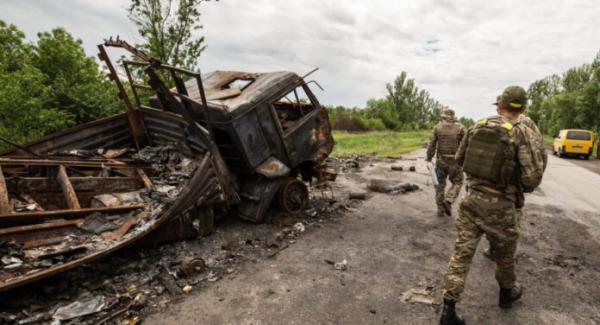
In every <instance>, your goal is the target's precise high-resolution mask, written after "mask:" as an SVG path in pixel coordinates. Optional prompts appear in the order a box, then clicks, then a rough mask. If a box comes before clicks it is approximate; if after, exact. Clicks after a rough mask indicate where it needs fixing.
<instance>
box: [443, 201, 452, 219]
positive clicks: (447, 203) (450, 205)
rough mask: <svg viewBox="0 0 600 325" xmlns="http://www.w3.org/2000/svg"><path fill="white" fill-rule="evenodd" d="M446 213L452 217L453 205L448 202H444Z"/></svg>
mask: <svg viewBox="0 0 600 325" xmlns="http://www.w3.org/2000/svg"><path fill="white" fill-rule="evenodd" d="M444 213H446V215H447V216H448V217H451V216H452V203H450V201H448V200H444Z"/></svg>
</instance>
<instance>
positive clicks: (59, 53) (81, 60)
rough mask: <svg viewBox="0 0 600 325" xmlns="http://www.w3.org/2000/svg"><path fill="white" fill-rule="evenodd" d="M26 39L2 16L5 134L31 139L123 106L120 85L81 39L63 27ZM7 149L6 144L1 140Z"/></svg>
mask: <svg viewBox="0 0 600 325" xmlns="http://www.w3.org/2000/svg"><path fill="white" fill-rule="evenodd" d="M38 38H39V39H38V41H37V43H26V42H25V34H24V33H23V32H22V31H20V30H19V29H18V28H17V27H16V26H14V25H9V24H6V23H5V22H4V21H0V121H2V123H0V135H1V136H3V137H5V138H9V139H11V140H12V141H15V142H26V141H29V140H33V139H35V138H38V137H40V136H43V135H46V134H48V133H51V132H55V131H58V130H60V129H63V128H66V127H69V126H72V125H74V124H78V123H83V122H88V121H92V120H95V119H98V118H101V117H105V116H108V115H111V114H114V113H117V112H120V111H122V110H123V107H122V104H121V102H120V101H119V99H118V97H117V92H116V89H115V87H114V85H113V84H112V83H111V82H110V81H109V80H108V78H107V77H106V73H104V72H103V71H101V70H100V68H99V67H98V65H97V64H96V61H95V60H94V59H93V57H89V56H86V55H85V53H84V51H83V48H82V47H81V40H76V39H74V38H73V37H72V36H71V35H70V34H69V33H68V32H66V31H65V30H64V29H62V28H56V29H54V30H52V31H51V32H45V33H40V34H38ZM0 147H2V148H5V147H6V144H3V143H2V144H0Z"/></svg>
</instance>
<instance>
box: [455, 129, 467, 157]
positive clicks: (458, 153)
mask: <svg viewBox="0 0 600 325" xmlns="http://www.w3.org/2000/svg"><path fill="white" fill-rule="evenodd" d="M469 132H471V129H469V130H468V131H466V132H463V133H464V135H463V137H462V140H461V141H460V145H459V146H458V150H456V154H455V155H454V159H455V160H456V162H457V163H458V165H459V166H462V165H463V163H464V162H465V152H466V151H467V146H468V144H469Z"/></svg>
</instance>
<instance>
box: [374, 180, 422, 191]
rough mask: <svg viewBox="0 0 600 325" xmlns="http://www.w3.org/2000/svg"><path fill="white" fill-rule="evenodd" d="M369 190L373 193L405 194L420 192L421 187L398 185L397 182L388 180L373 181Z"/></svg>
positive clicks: (408, 184)
mask: <svg viewBox="0 0 600 325" xmlns="http://www.w3.org/2000/svg"><path fill="white" fill-rule="evenodd" d="M367 188H368V189H369V190H371V191H373V192H378V193H388V194H405V193H408V192H414V191H418V190H419V189H420V187H419V185H417V184H411V183H404V184H397V183H396V182H394V181H390V180H387V179H371V180H370V181H369V184H368V185H367Z"/></svg>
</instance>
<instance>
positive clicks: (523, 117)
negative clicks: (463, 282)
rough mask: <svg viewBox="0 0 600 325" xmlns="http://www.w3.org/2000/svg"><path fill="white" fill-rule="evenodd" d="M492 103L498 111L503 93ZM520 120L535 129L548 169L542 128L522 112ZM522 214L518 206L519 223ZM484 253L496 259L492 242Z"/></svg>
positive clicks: (533, 140) (534, 134)
mask: <svg viewBox="0 0 600 325" xmlns="http://www.w3.org/2000/svg"><path fill="white" fill-rule="evenodd" d="M492 105H494V106H496V111H499V110H500V108H501V107H502V106H501V105H502V95H499V96H498V97H496V102H495V103H493V104H492ZM518 121H519V123H521V124H523V125H525V126H527V127H529V128H530V129H531V131H533V136H534V138H533V139H531V142H532V143H535V145H536V146H537V150H538V151H539V152H540V153H541V154H542V159H543V161H544V170H546V166H547V165H548V154H547V153H546V148H545V147H544V137H543V136H542V132H540V129H539V128H538V126H537V124H535V122H534V121H533V120H532V119H531V118H529V116H527V115H524V114H520V115H519V119H518ZM522 216H523V209H521V208H517V217H518V219H519V222H518V224H519V225H520V223H521V222H520V221H521V217H522ZM483 255H484V256H485V257H487V258H489V259H491V260H494V258H495V252H494V249H493V248H492V245H491V244H490V245H489V246H488V248H487V249H485V250H484V251H483Z"/></svg>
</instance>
